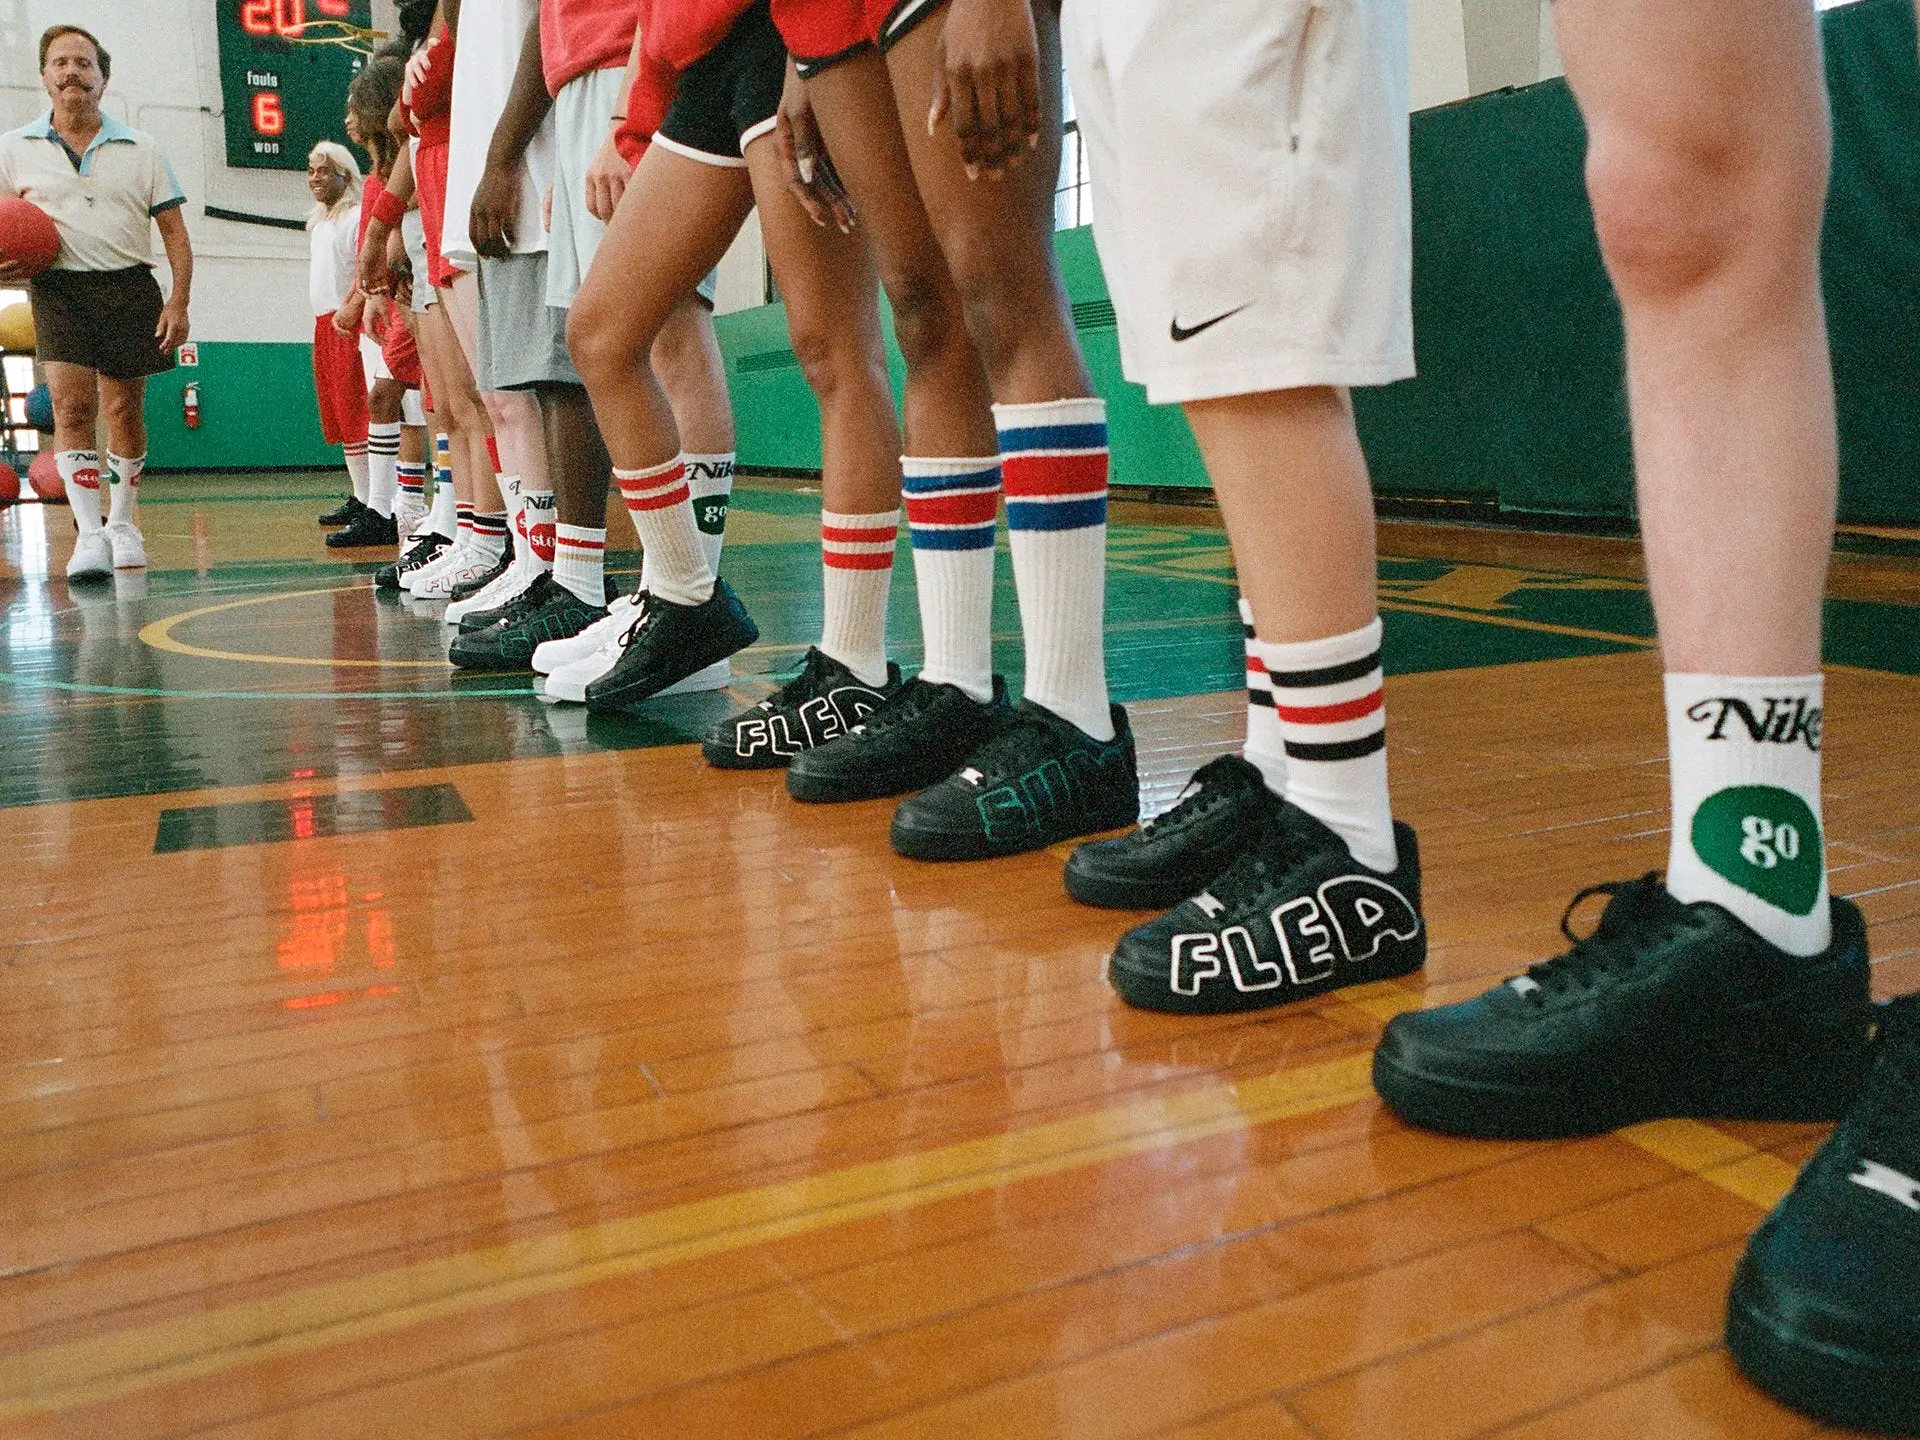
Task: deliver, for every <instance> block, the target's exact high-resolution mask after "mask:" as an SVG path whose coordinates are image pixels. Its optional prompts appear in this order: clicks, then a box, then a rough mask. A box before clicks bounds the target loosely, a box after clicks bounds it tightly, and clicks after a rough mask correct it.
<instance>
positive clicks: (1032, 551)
mask: <svg viewBox="0 0 1920 1440" xmlns="http://www.w3.org/2000/svg"><path fill="white" fill-rule="evenodd" d="M993 423H994V427H995V428H996V429H997V430H998V431H999V432H1000V481H1001V485H1002V486H1003V488H1004V489H1005V490H1006V494H1007V543H1008V548H1010V549H1011V550H1012V551H1013V583H1014V587H1015V589H1016V590H1017V591H1018V592H1019V596H1020V628H1021V630H1022V632H1023V633H1024V635H1025V639H1026V646H1027V674H1026V682H1025V685H1024V686H1023V687H1022V688H1023V694H1024V698H1025V699H1028V700H1031V701H1033V702H1034V703H1035V704H1037V705H1044V706H1045V707H1046V708H1047V709H1049V710H1051V711H1053V713H1054V714H1056V715H1059V716H1061V717H1062V718H1063V719H1066V720H1070V721H1072V722H1073V723H1074V724H1075V725H1077V726H1079V727H1080V729H1082V730H1084V731H1085V732H1086V733H1087V734H1089V735H1091V736H1092V737H1093V738H1094V739H1096V740H1111V739H1112V738H1113V718H1112V715H1111V714H1110V712H1109V710H1108V700H1107V664H1106V651H1105V648H1104V647H1105V638H1104V636H1103V634H1102V627H1103V621H1104V611H1105V607H1106V587H1107V404H1106V401H1104V400H1101V399H1098V398H1090V399H1074V400H1051V401H1047V402H1045V403H1043V404H1039V405H996V406H994V407H993Z"/></svg>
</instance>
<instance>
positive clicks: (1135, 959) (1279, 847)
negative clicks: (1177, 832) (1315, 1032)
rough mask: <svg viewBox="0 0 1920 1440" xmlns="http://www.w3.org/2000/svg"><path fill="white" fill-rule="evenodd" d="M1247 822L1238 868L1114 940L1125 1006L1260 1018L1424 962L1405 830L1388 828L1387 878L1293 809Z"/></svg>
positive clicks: (1116, 982) (1113, 963)
mask: <svg viewBox="0 0 1920 1440" xmlns="http://www.w3.org/2000/svg"><path fill="white" fill-rule="evenodd" d="M1256 773H1257V772H1256ZM1249 823H1251V824H1252V825H1253V827H1254V828H1253V829H1252V830H1251V832H1243V843H1242V847H1241V853H1240V856H1239V858H1238V859H1236V860H1234V861H1233V863H1232V864H1230V865H1228V866H1227V868H1226V869H1225V871H1223V872H1222V873H1221V874H1220V875H1218V876H1217V877H1216V878H1215V879H1214V880H1213V881H1212V882H1211V883H1210V884H1209V885H1208V886H1207V887H1206V888H1205V889H1203V890H1201V891H1200V892H1199V893H1198V894H1196V895H1193V896H1192V897H1190V898H1189V899H1186V900H1182V901H1181V902H1180V903H1179V904H1177V905H1175V906H1174V907H1173V908H1172V909H1171V910H1169V911H1168V912H1167V913H1166V914H1164V915H1162V916H1161V917H1160V918H1159V919H1157V920H1149V921H1148V922H1147V923H1146V924H1145V925H1141V926H1137V927H1136V928H1134V929H1132V930H1129V931H1128V932H1127V933H1126V934H1125V935H1123V936H1121V937H1120V943H1119V944H1118V945H1116V946H1114V949H1113V958H1112V959H1111V960H1109V961H1108V962H1107V978H1108V980H1110V981H1111V982H1112V984H1113V988H1114V989H1115V990H1116V991H1118V992H1119V995H1120V998H1121V999H1123V1000H1125V1001H1126V1002H1127V1003H1128V1004H1129V1005H1134V1006H1137V1007H1139V1008H1140V1009H1142V1010H1164V1011H1169V1012H1171V1013H1174V1014H1179V1015H1218V1014H1224V1013H1227V1012H1232V1011H1243V1010H1265V1009H1268V1008H1269V1007H1271V1006H1274V1005H1285V1004H1287V1003H1288V1002H1290V1001H1293V1000H1299V999H1303V998H1305V997H1307V996H1309V995H1319V994H1323V993H1325V992H1326V991H1328V990H1338V989H1340V988H1341V987H1343V986H1346V985H1363V984H1366V983H1367V982H1369V981H1373V980H1388V979H1391V978H1393V977H1394V976H1396V975H1408V974H1411V973H1412V972H1413V971H1415V970H1418V969H1419V968H1420V967H1421V965H1423V964H1424V963H1426V958H1427V927H1426V925H1425V924H1424V923H1423V922H1422V920H1421V918H1420V842H1419V841H1418V840H1417V839H1415V837H1414V833H1413V829H1412V827H1411V826H1408V825H1402V824H1400V823H1398V822H1395V824H1394V827H1393V843H1394V846H1395V848H1396V849H1397V850H1398V852H1399V865H1398V866H1397V867H1396V868H1395V869H1394V870H1393V872H1392V873H1391V874H1389V873H1387V872H1385V871H1381V870H1375V869H1373V868H1371V867H1370V866H1367V865H1363V864H1361V863H1360V862H1359V861H1358V860H1355V859H1354V858H1353V852H1352V851H1350V850H1348V849H1347V842H1346V841H1344V840H1342V839H1341V838H1340V837H1339V836H1338V835H1336V834H1335V833H1334V832H1333V831H1332V830H1329V829H1328V828H1327V827H1326V826H1325V825H1323V824H1322V823H1321V822H1320V821H1319V820H1317V819H1315V818H1314V817H1313V816H1311V815H1309V814H1308V813H1307V812H1306V811H1304V810H1302V809H1300V808H1299V807H1298V806H1295V805H1289V804H1286V803H1285V802H1281V803H1279V804H1277V805H1275V806H1274V807H1273V808H1271V809H1269V810H1268V811H1267V812H1266V814H1265V815H1264V817H1259V818H1256V819H1252V820H1250V822H1249Z"/></svg>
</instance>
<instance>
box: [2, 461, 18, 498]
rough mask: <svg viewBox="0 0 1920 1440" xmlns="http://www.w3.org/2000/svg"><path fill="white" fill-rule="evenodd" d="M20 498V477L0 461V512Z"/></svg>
mask: <svg viewBox="0 0 1920 1440" xmlns="http://www.w3.org/2000/svg"><path fill="white" fill-rule="evenodd" d="M19 498H20V477H19V476H18V475H16V474H15V473H14V470H13V467H12V466H11V465H9V464H7V463H6V462H4V461H0V510H4V509H6V507H7V506H9V505H11V504H13V502H14V501H16V500H18V499H19Z"/></svg>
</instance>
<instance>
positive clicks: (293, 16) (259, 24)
mask: <svg viewBox="0 0 1920 1440" xmlns="http://www.w3.org/2000/svg"><path fill="white" fill-rule="evenodd" d="M352 10H353V7H352V6H351V5H350V4H349V3H348V0H313V12H314V14H315V16H317V17H318V18H320V19H323V20H345V19H347V18H348V16H349V15H350V14H351V13H352ZM306 24H307V0H240V28H241V29H242V30H244V31H246V32H247V34H249V35H279V36H285V37H293V36H297V35H299V34H300V32H301V31H302V30H303V29H305V28H306Z"/></svg>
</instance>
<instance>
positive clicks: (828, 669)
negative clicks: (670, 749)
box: [700, 646, 900, 770]
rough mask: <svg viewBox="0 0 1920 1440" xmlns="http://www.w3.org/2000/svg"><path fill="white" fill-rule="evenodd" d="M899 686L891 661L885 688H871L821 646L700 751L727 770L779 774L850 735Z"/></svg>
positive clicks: (718, 729)
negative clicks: (808, 754) (805, 754)
mask: <svg viewBox="0 0 1920 1440" xmlns="http://www.w3.org/2000/svg"><path fill="white" fill-rule="evenodd" d="M899 688H900V667H899V666H898V665H895V664H894V663H893V662H892V661H891V660H889V661H888V662H887V681H886V684H884V685H877V686H876V685H868V684H866V683H865V682H864V681H862V680H861V679H860V677H859V676H857V675H855V674H854V673H853V672H852V671H851V670H849V669H848V668H847V667H846V666H844V665H842V664H841V663H840V662H839V661H838V660H835V659H834V658H833V657H832V656H831V655H828V654H826V653H824V652H823V651H822V650H821V649H820V648H819V647H818V646H811V647H809V648H808V650H807V658H806V659H805V661H803V662H802V663H801V666H800V673H799V674H798V675H795V676H794V677H793V678H792V679H791V680H789V681H787V683H786V684H784V685H782V686H781V687H780V688H779V689H778V690H777V691H775V692H774V693H773V694H771V695H769V696H768V697H767V698H766V699H764V700H762V701H761V702H760V703H759V704H758V705H750V706H748V707H747V708H746V709H745V710H742V711H741V712H740V713H739V714H738V715H734V716H730V717H729V718H727V719H725V720H722V721H721V722H720V723H719V724H717V725H715V726H714V727H713V729H711V730H709V731H708V732H707V738H706V742H705V743H704V744H703V745H701V747H700V753H701V754H702V755H704V756H706V758H707V763H708V764H709V765H715V766H718V767H719V768H720V769H722V770H777V769H779V768H780V767H781V766H783V765H788V764H791V763H792V761H793V757H794V756H796V755H798V754H800V753H801V752H802V751H803V750H811V749H812V748H813V747H814V746H816V745H824V744H826V742H827V741H829V740H832V739H833V738H834V737H836V736H839V735H844V734H846V733H847V732H848V731H849V730H851V729H852V728H853V727H854V726H856V725H858V724H859V723H860V722H861V721H862V720H864V719H865V718H866V717H867V716H869V715H871V714H872V713H873V712H874V711H875V710H878V709H879V708H880V707H881V706H882V705H884V704H886V702H887V697H888V696H889V695H891V694H892V693H893V692H894V691H896V690H898V689H899Z"/></svg>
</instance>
